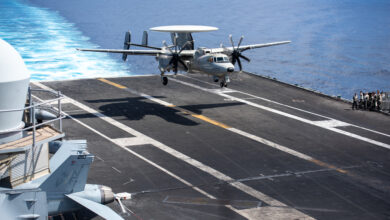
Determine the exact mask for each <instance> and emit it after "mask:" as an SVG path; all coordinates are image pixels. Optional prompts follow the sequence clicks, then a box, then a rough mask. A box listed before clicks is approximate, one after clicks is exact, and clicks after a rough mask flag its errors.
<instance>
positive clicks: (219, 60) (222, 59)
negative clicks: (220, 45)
mask: <svg viewBox="0 0 390 220" xmlns="http://www.w3.org/2000/svg"><path fill="white" fill-rule="evenodd" d="M214 62H216V63H227V62H229V59H228V58H227V57H214Z"/></svg>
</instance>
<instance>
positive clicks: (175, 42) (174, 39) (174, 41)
mask: <svg viewBox="0 0 390 220" xmlns="http://www.w3.org/2000/svg"><path fill="white" fill-rule="evenodd" d="M173 44H175V53H177V36H175V38H173Z"/></svg>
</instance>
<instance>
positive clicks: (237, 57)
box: [229, 34, 251, 71]
mask: <svg viewBox="0 0 390 220" xmlns="http://www.w3.org/2000/svg"><path fill="white" fill-rule="evenodd" d="M229 39H230V43H231V44H232V47H233V52H232V55H231V56H232V64H233V65H235V64H236V62H237V63H238V67H239V68H240V71H241V70H242V64H241V60H240V58H242V59H244V60H246V61H247V62H250V61H251V60H250V59H249V58H248V57H246V56H244V55H242V54H241V53H242V52H243V51H245V49H243V50H240V45H241V43H242V40H243V39H244V36H241V38H240V40H239V42H238V45H237V47H234V42H233V38H232V35H231V34H230V35H229Z"/></svg>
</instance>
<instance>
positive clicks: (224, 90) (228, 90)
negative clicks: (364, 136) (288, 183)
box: [172, 75, 390, 137]
mask: <svg viewBox="0 0 390 220" xmlns="http://www.w3.org/2000/svg"><path fill="white" fill-rule="evenodd" d="M181 76H183V77H186V78H189V79H193V80H196V81H198V82H202V83H205V84H207V85H212V86H215V87H219V86H218V85H215V84H212V83H209V82H205V81H202V80H199V79H196V78H193V77H190V76H186V75H181ZM172 80H173V81H176V82H181V81H178V80H177V79H172ZM194 86H195V87H194ZM194 86H192V87H194V88H196V87H199V88H198V89H202V90H204V91H208V92H214V93H216V94H218V93H233V92H237V93H241V94H244V95H247V96H251V97H254V98H257V99H261V100H263V101H267V102H271V103H274V104H277V105H280V106H284V107H287V108H291V109H294V110H297V111H301V112H305V113H308V114H311V115H315V116H319V117H323V118H326V119H329V120H336V121H337V119H334V118H331V117H328V116H325V115H321V114H317V113H314V112H310V111H307V110H303V109H300V108H297V107H293V106H290V105H286V104H283V103H280V102H276V101H273V100H270V99H266V98H263V97H260V96H255V95H252V94H249V93H246V92H242V91H238V90H234V89H230V88H229V89H227V88H224V89H205V88H202V87H200V86H197V85H194ZM229 100H230V99H229ZM340 122H341V121H340ZM343 123H346V122H343ZM346 124H348V125H349V126H353V127H357V128H360V129H363V130H366V131H370V132H373V133H376V134H380V135H383V136H386V137H390V134H386V133H383V132H379V131H375V130H372V129H369V128H365V127H361V126H358V125H354V124H350V123H346Z"/></svg>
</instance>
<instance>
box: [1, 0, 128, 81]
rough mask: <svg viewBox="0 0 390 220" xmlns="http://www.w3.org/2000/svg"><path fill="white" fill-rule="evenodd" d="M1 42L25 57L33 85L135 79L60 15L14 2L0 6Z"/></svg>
mask: <svg viewBox="0 0 390 220" xmlns="http://www.w3.org/2000/svg"><path fill="white" fill-rule="evenodd" d="M0 12H1V13H0V38H2V39H4V40H5V41H7V42H8V43H9V44H11V45H12V46H14V47H15V49H16V50H17V51H18V52H19V53H20V54H21V56H22V57H23V59H24V61H25V63H26V65H27V68H28V70H29V71H30V73H31V80H32V81H42V80H44V81H51V80H63V79H76V78H91V77H109V76H125V75H131V72H130V70H129V66H128V65H125V64H124V63H122V62H120V61H119V60H114V59H112V58H111V57H110V56H108V54H105V53H85V52H79V51H76V49H75V48H97V47H98V46H97V45H94V44H92V43H90V42H89V38H88V37H85V36H83V34H82V33H81V32H80V31H78V30H77V28H76V27H75V26H74V25H73V24H71V23H69V22H67V21H66V20H65V19H64V18H63V17H62V16H60V15H59V14H58V13H57V12H53V11H49V10H46V9H42V8H37V7H33V6H29V5H25V4H22V3H21V2H17V1H13V0H5V1H1V2H0Z"/></svg>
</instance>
